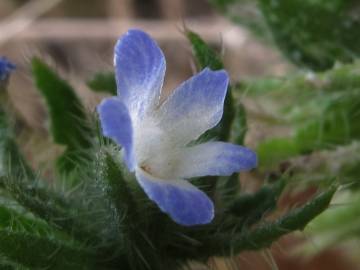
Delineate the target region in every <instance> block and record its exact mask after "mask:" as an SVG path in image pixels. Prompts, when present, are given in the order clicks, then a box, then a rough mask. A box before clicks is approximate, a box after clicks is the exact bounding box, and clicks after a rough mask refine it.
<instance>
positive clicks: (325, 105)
mask: <svg viewBox="0 0 360 270" xmlns="http://www.w3.org/2000/svg"><path fill="white" fill-rule="evenodd" d="M359 74H360V72H359V63H358V62H355V63H354V64H348V65H341V66H338V67H336V68H334V69H331V70H328V71H326V72H322V73H297V74H294V75H290V76H288V77H285V78H271V77H269V78H265V79H258V80H256V81H252V80H249V81H243V82H241V83H239V84H237V85H236V87H235V88H234V89H235V91H234V94H235V96H240V95H242V94H243V93H244V92H246V93H247V94H248V95H249V96H251V97H252V98H255V99H256V100H257V101H258V102H259V103H262V104H263V106H264V109H263V111H264V112H265V114H264V115H263V117H262V121H265V124H266V125H278V126H279V127H282V128H287V129H289V130H291V132H290V133H289V135H288V136H287V137H275V138H267V139H266V140H264V141H262V142H261V143H260V144H259V145H258V147H257V152H258V155H259V161H260V165H261V167H272V166H274V165H276V164H278V163H279V162H281V161H284V160H288V159H289V158H292V157H296V156H298V155H302V154H307V153H311V152H314V151H318V150H325V149H335V148H336V147H338V146H341V145H348V144H350V143H351V142H352V141H355V140H358V139H359V135H360V130H359V127H358V124H357V123H358V122H359V119H358V118H359V102H358V100H359V94H358V93H359V89H360V81H359ZM268 108H270V109H268Z"/></svg>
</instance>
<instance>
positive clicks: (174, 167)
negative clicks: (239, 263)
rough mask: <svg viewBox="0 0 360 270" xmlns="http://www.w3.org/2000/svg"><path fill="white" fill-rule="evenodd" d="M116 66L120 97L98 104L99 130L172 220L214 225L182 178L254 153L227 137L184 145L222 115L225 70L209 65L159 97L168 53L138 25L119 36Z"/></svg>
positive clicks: (252, 162) (235, 167) (252, 159)
mask: <svg viewBox="0 0 360 270" xmlns="http://www.w3.org/2000/svg"><path fill="white" fill-rule="evenodd" d="M114 64H115V69H116V81H117V87H118V95H117V96H116V97H111V98H107V99H105V100H103V101H102V102H101V104H100V105H99V106H98V108H97V110H98V113H99V116H100V121H101V126H102V131H103V134H104V135H105V136H107V137H110V138H112V139H113V140H114V141H116V142H117V143H118V144H119V145H121V146H122V148H123V150H122V151H123V154H124V159H125V162H126V165H127V167H128V168H129V170H130V171H132V172H133V171H134V172H135V174H136V178H137V181H138V182H139V184H140V185H141V187H142V188H143V190H144V191H145V193H146V194H147V195H148V197H149V198H150V199H151V200H153V201H154V202H155V203H156V204H157V205H158V206H159V208H160V209H161V210H162V211H163V212H165V213H167V214H168V215H169V216H170V217H171V218H172V219H173V220H174V221H175V222H177V223H179V224H182V225H186V226H191V225H198V224H207V223H209V222H211V220H212V219H213V217H214V205H213V203H212V201H211V200H210V198H208V197H207V195H206V194H205V193H203V192H202V191H201V190H199V189H198V188H196V187H195V186H193V185H192V184H191V183H190V182H188V181H187V180H186V179H189V178H192V177H201V176H206V175H231V174H233V173H234V172H238V171H244V170H250V169H252V168H254V167H255V166H256V164H257V158H256V154H255V153H254V152H252V151H251V150H249V149H247V148H245V147H242V146H238V145H233V144H230V143H224V142H206V143H201V144H197V145H193V146H189V143H190V142H193V141H194V140H196V139H197V138H198V137H199V136H200V135H201V134H203V133H204V132H205V131H206V130H208V129H211V128H212V127H214V126H215V125H216V124H217V123H218V122H219V121H220V120H221V117H222V114H223V106H224V99H225V95H226V90H227V87H228V83H229V77H228V75H227V73H226V72H225V71H224V70H220V71H212V70H210V69H208V68H206V69H204V70H203V71H201V72H200V73H199V74H197V75H195V76H193V77H192V78H190V79H188V80H187V81H185V82H184V83H182V84H181V85H180V86H179V87H177V88H176V89H175V90H174V91H173V92H172V94H171V95H170V96H168V97H167V98H166V99H165V100H164V101H162V100H161V99H160V96H161V89H162V85H163V80H164V75H165V58H164V55H163V53H162V51H161V49H160V48H159V47H158V45H157V44H156V42H155V41H154V40H152V39H151V37H150V36H148V35H147V34H146V33H144V32H142V31H140V30H130V31H128V32H127V33H126V34H125V35H124V36H123V37H121V38H120V39H119V41H118V42H117V44H116V46H115V57H114Z"/></svg>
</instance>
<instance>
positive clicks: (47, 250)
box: [0, 229, 92, 270]
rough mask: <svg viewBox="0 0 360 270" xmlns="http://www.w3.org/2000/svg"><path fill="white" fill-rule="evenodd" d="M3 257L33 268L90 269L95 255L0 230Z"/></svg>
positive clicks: (0, 245) (23, 234)
mask: <svg viewBox="0 0 360 270" xmlns="http://www.w3.org/2000/svg"><path fill="white" fill-rule="evenodd" d="M0 243H1V244H0V253H1V254H3V255H4V256H6V257H7V258H9V259H10V260H13V261H16V262H18V263H20V264H22V265H25V266H27V267H31V268H35V269H36V268H47V267H49V268H51V269H59V270H60V269H91V268H90V267H89V263H90V262H91V261H92V254H91V253H90V252H87V251H86V250H83V249H81V248H78V247H73V246H69V245H68V244H64V243H61V242H60V241H57V240H55V239H51V238H49V237H41V236H38V235H33V234H28V233H25V232H16V231H12V230H7V229H1V230H0Z"/></svg>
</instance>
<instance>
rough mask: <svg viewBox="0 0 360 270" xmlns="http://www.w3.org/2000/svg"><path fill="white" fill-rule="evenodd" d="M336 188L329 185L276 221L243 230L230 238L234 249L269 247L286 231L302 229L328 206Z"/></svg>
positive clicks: (237, 250)
mask: <svg viewBox="0 0 360 270" xmlns="http://www.w3.org/2000/svg"><path fill="white" fill-rule="evenodd" d="M336 190H337V188H336V187H331V188H329V190H327V191H324V192H323V193H321V194H320V195H318V196H317V197H315V198H314V199H313V200H311V201H310V202H308V203H307V204H305V205H304V206H302V207H300V208H296V209H294V210H292V211H290V212H289V213H288V214H286V215H284V216H283V217H280V218H279V219H277V220H276V221H274V222H270V223H267V224H266V223H265V224H262V225H260V226H259V227H257V228H255V229H254V230H251V231H249V232H247V233H246V232H245V233H244V234H243V235H241V236H240V238H238V239H237V238H234V239H232V242H233V244H234V247H233V248H234V251H235V252H239V251H242V250H258V249H261V248H265V247H269V246H270V245H271V244H272V243H273V242H274V241H275V240H276V239H279V238H280V237H281V236H283V235H285V234H287V233H288V232H290V231H295V230H303V229H304V228H305V226H306V225H307V224H308V223H309V222H310V221H311V220H312V219H314V218H315V217H316V216H318V215H319V214H321V213H322V212H324V211H325V210H326V209H327V208H328V206H329V204H330V202H331V199H332V197H333V196H334V193H335V192H336Z"/></svg>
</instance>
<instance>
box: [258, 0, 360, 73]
mask: <svg viewBox="0 0 360 270" xmlns="http://www.w3.org/2000/svg"><path fill="white" fill-rule="evenodd" d="M258 2H259V6H260V8H261V11H262V13H263V15H264V17H265V18H266V22H267V24H268V26H269V27H270V29H271V31H272V33H273V36H274V39H275V41H276V43H277V45H278V46H279V48H280V49H281V50H282V51H283V52H284V54H285V55H286V56H287V57H288V58H289V59H290V60H291V61H292V62H293V63H295V64H297V65H299V66H302V67H307V68H310V69H313V70H325V69H329V68H331V67H332V66H333V65H334V63H335V62H350V61H352V60H353V59H355V58H356V57H358V56H359V55H360V49H359V46H358V44H359V43H360V38H359V35H358V34H357V33H358V29H359V27H360V19H359V16H357V15H356V10H357V9H358V8H359V2H358V1H357V0H333V1H327V0H316V1H314V0H293V1H288V0H277V1H276V2H274V1H272V0H258ZM314 18H316V22H315V21H314Z"/></svg>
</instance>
